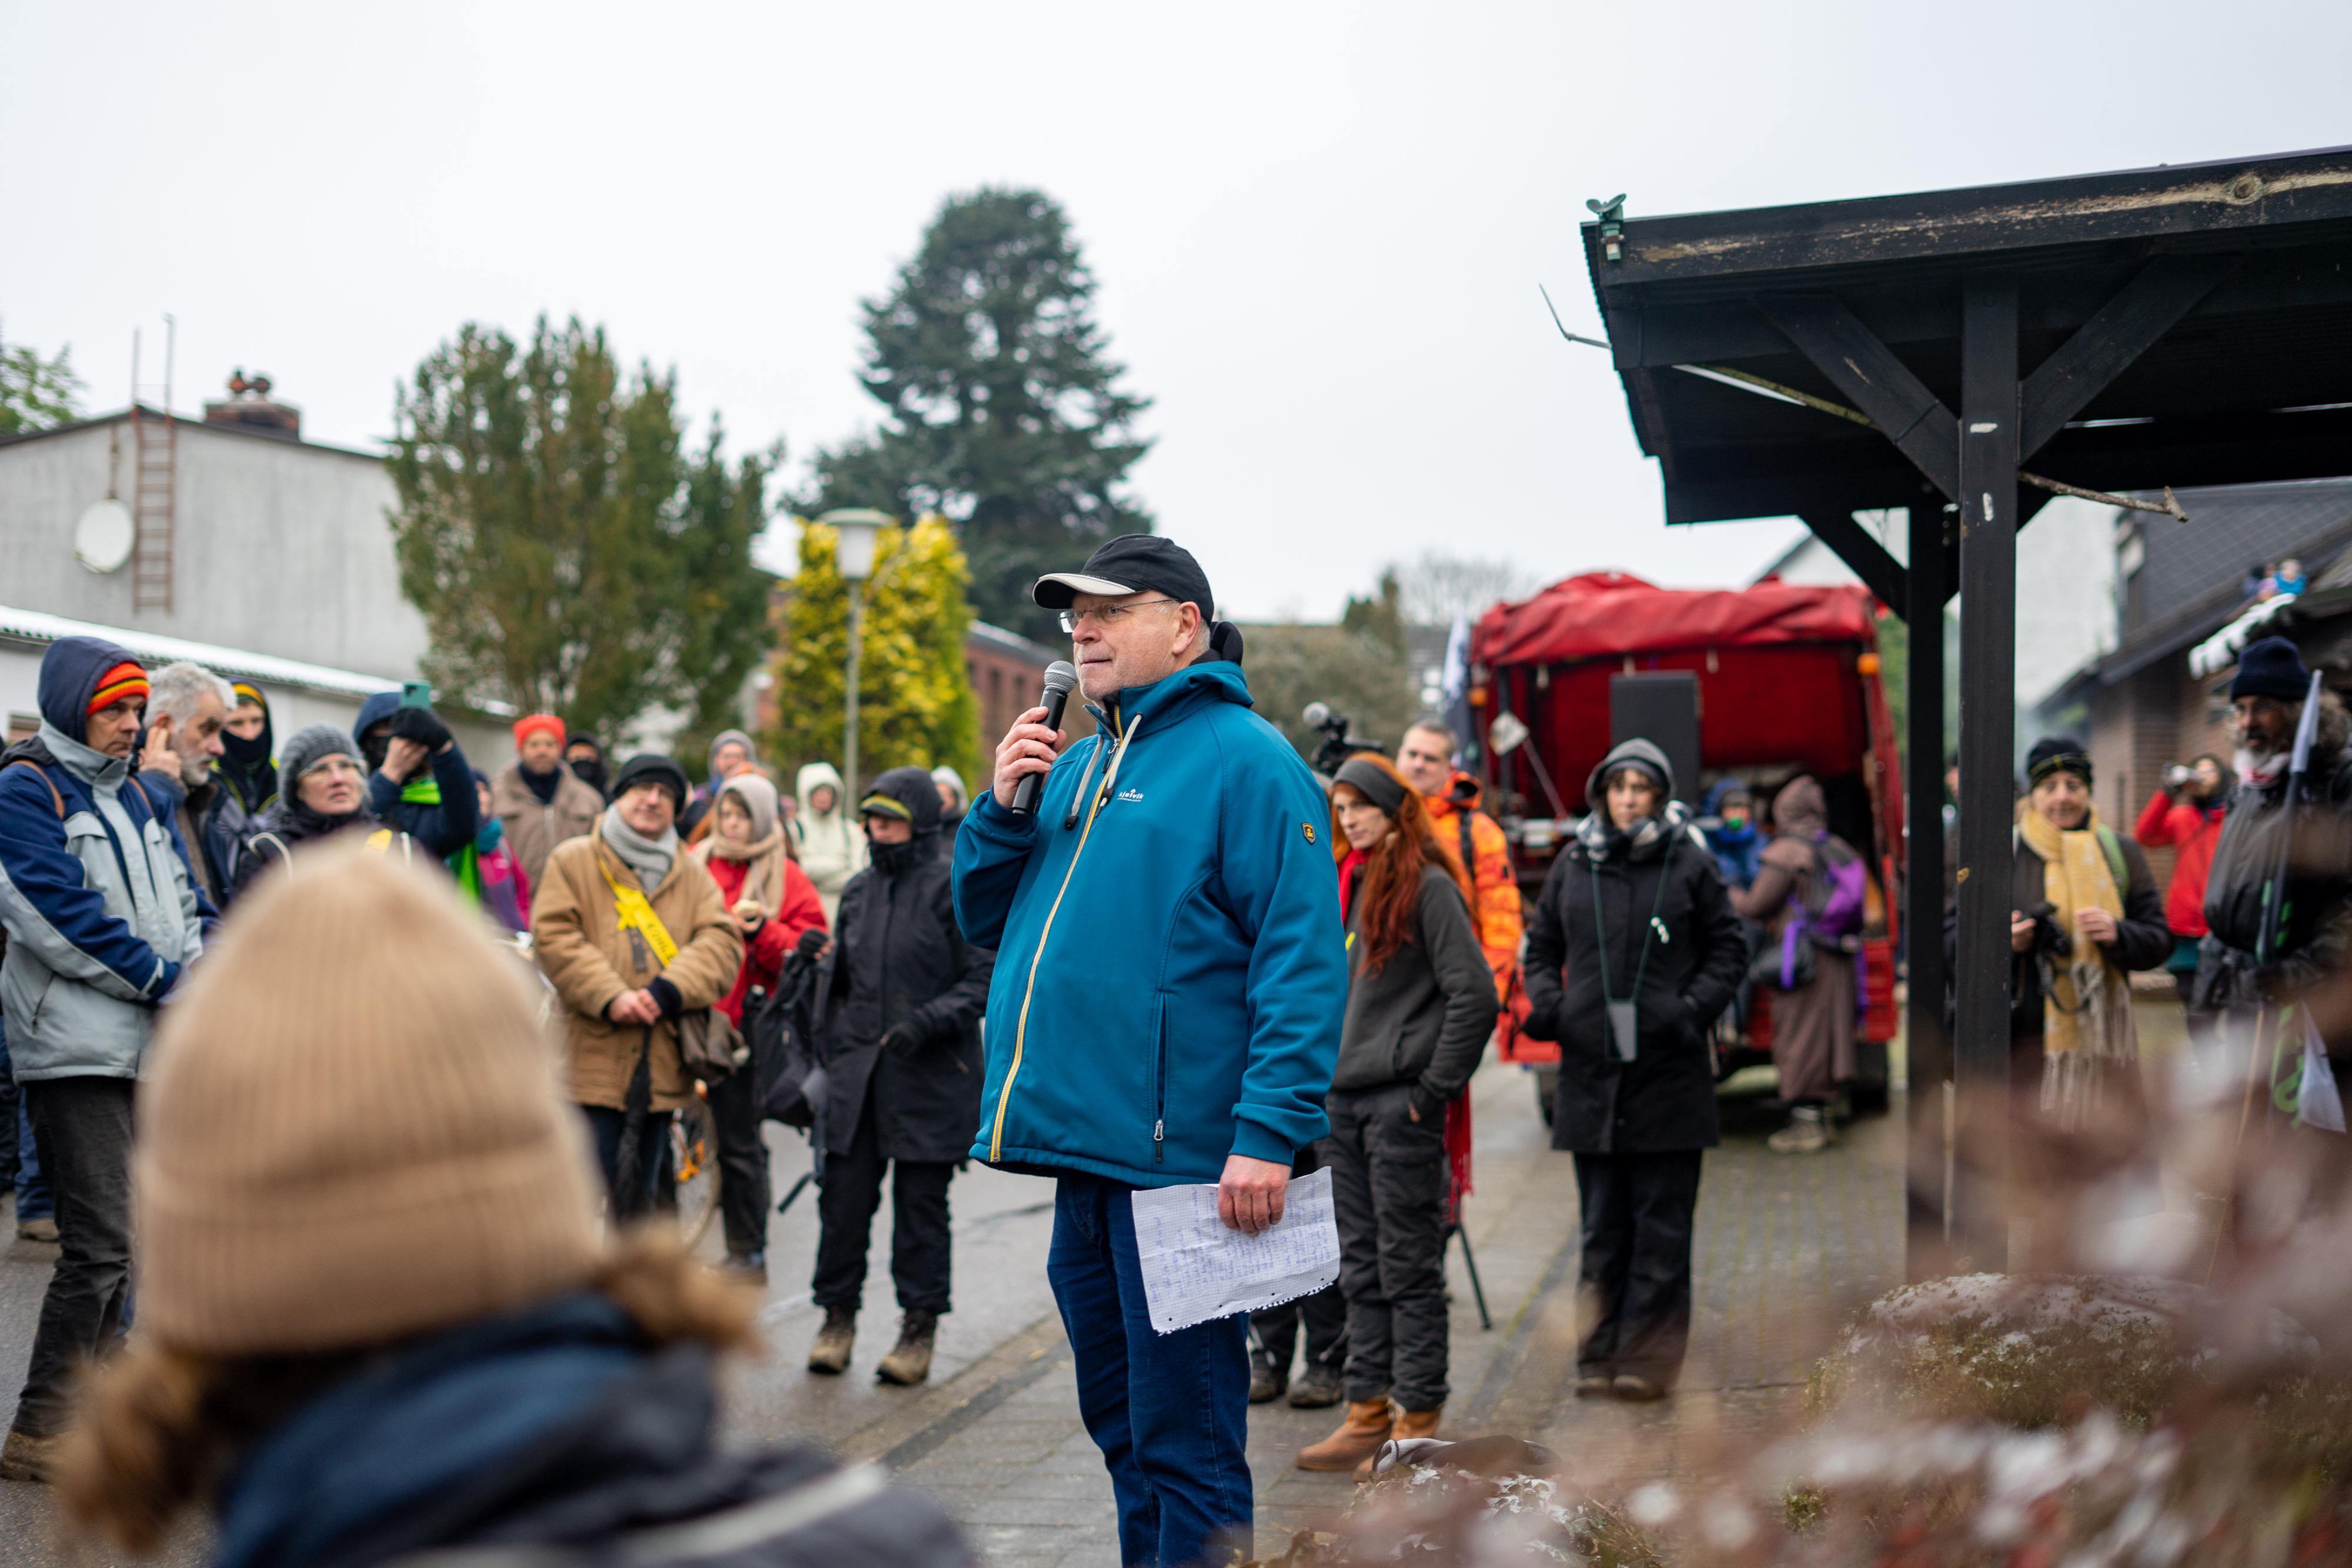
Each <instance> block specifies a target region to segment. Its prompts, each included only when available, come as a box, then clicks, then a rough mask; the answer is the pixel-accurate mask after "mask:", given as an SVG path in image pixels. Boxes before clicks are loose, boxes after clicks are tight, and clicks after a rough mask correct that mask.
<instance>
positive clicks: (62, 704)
mask: <svg viewBox="0 0 2352 1568" xmlns="http://www.w3.org/2000/svg"><path fill="white" fill-rule="evenodd" d="M138 662H139V661H138V660H137V659H135V658H133V657H131V650H130V649H128V648H125V647H123V646H122V645H121V643H110V642H108V641H107V640H106V639H105V638H103V637H60V638H58V640H57V641H56V642H54V643H50V644H49V650H48V652H47V653H44V654H42V655H41V676H40V688H39V689H40V706H41V717H42V718H44V719H46V720H47V721H48V724H49V727H51V728H52V729H55V730H56V731H57V732H58V734H60V735H62V736H64V737H66V738H67V739H68V740H72V741H79V740H82V739H84V738H85V737H88V736H89V699H90V698H91V697H92V696H94V695H97V693H98V682H99V677H100V676H101V675H103V674H106V672H107V671H109V670H110V669H112V668H114V666H115V665H117V664H137V663H138Z"/></svg>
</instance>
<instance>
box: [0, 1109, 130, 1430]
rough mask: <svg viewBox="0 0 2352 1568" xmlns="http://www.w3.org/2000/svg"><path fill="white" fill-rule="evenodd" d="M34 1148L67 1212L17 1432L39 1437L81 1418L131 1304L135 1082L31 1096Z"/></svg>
mask: <svg viewBox="0 0 2352 1568" xmlns="http://www.w3.org/2000/svg"><path fill="white" fill-rule="evenodd" d="M23 1088H24V1093H25V1103H26V1107H27V1109H29V1110H30V1112H31V1113H32V1119H33V1144H34V1147H35V1149H36V1151H37V1153H38V1154H39V1155H40V1159H41V1169H42V1170H43V1172H44V1173H46V1174H47V1176H48V1179H49V1188H50V1190H51V1191H52V1192H54V1193H56V1195H57V1202H58V1249H59V1250H58V1263H57V1268H56V1270H54V1271H53V1272H52V1273H51V1274H50V1275H49V1289H48V1293H47V1295H45V1296H43V1297H42V1298H41V1321H40V1326H39V1327H37V1329H35V1330H34V1331H33V1359H32V1364H31V1366H30V1368H29V1369H28V1370H27V1371H26V1375H25V1393H24V1396H23V1397H22V1398H21V1399H19V1400H18V1401H17V1404H16V1429H17V1430H18V1431H20V1432H24V1433H27V1434H29V1435H31V1436H33V1437H51V1436H54V1435H55V1434H57V1433H58V1432H61V1431H63V1430H64V1429H65V1428H66V1427H67V1426H68V1424H69V1423H70V1421H71V1420H72V1417H73V1408H74V1384H75V1382H76V1379H77V1378H78V1376H79V1373H80V1371H81V1368H82V1366H83V1364H85V1363H88V1362H91V1361H95V1360H96V1359H97V1358H98V1357H99V1356H100V1354H103V1353H104V1352H106V1351H107V1350H108V1349H110V1348H111V1346H112V1345H113V1343H114V1341H115V1339H116V1338H117V1337H118V1336H119V1335H120V1334H121V1331H122V1319H123V1313H124V1311H125V1309H126V1308H127V1307H128V1306H129V1304H130V1300H131V1095H132V1091H133V1085H132V1082H131V1080H130V1079H128V1078H45V1079H41V1080H38V1081H37V1082H31V1083H27V1084H25V1085H24V1086H23Z"/></svg>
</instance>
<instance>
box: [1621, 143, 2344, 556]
mask: <svg viewBox="0 0 2352 1568" xmlns="http://www.w3.org/2000/svg"><path fill="white" fill-rule="evenodd" d="M1616 239H1617V245H1618V246H1619V251H1620V256H1621V258H1620V259H1617V260H1611V259H1609V258H1608V256H1607V245H1606V242H1605V241H1604V239H1603V236H1602V225H1600V224H1588V225H1585V227H1584V246H1585V256H1586V264H1587V267H1588V268H1589V269H1590V271H1591V278H1592V283H1593V289H1594V293H1595V296H1596V297H1597V298H1598V300H1599V302H1600V306H1601V316H1602V319H1603V321H1604V322H1605V324H1606V326H1607V329H1608V335H1609V342H1610V348H1611V350H1612V356H1613V358H1614V360H1615V363H1616V368H1617V371H1618V372H1619V375H1620V376H1621V378H1622V381H1623V383H1624V387H1625V392H1626V397H1627V401H1628V402H1629V404H1630V405H1631V409H1632V413H1633V427H1634V431H1635V434H1636V435H1637V436H1638V437H1639V439H1640V442H1641V444H1642V449H1643V452H1645V453H1646V454H1648V455H1652V456H1654V457H1656V458H1657V459H1658V461H1659V465H1660V468H1661V470H1662V473H1663V477H1664V489H1665V505H1666V520H1667V521H1669V522H1673V523H1696V522H1708V521H1715V520H1719V519H1730V518H1738V517H1776V516H1785V515H1795V516H1800V517H1806V518H1807V519H1808V521H1812V520H1814V519H1815V518H1816V517H1823V516H1830V517H1846V516H1848V515H1850V514H1851V512H1853V510H1857V509H1863V508H1870V507H1917V506H1920V505H1922V504H1927V503H1935V504H1939V505H1940V504H1941V502H1942V501H1943V500H1944V499H1945V498H1946V497H1948V496H1949V495H1951V494H1953V493H1954V486H1953V485H1952V484H1951V483H1948V482H1946V481H1948V480H1949V479H1950V478H1952V477H1953V476H1955V475H1956V471H1957V462H1958V460H1957V457H1956V456H1955V455H1954V453H1955V452H1956V450H1957V446H1958V443H1957V441H1955V440H1953V439H1952V436H1953V434H1954V430H1953V425H1952V416H1951V414H1950V413H1949V411H1950V410H1954V409H1957V408H1958V406H1959V404H1960V390H1961V388H1960V369H1961V318H1962V307H1961V296H1962V287H1961V286H1962V283H1963V280H1964V279H1965V278H1967V277H1971V276H1981V275H1983V274H1985V273H1987V272H1988V271H1997V272H1999V273H2000V274H2003V275H2005V276H2006V277H2010V278H2013V279H2014V281H2015V285H2016V298H2017V323H2018V356H2019V357H2018V370H2019V373H2020V377H2021V387H2020V404H2021V409H2020V422H2019V423H2020V434H2021V441H2020V460H2021V465H2022V466H2023V467H2024V468H2026V469H2027V470H2029V471H2031V472H2033V473H2036V474H2040V475H2042V476H2047V477H2049V478H2052V479H2055V480H2059V481H2063V482H2065V483H2069V484H2073V485H2077V486H2084V487H2086V488H2090V489H2096V490H2103V491H2120V490H2149V491H2153V490H2157V489H2159V488H2160V487H2162V486H2192V485H2217V484H2231V483H2243V482H2257V481H2264V480H2275V479H2288V478H2308V477H2320V476H2332V475H2337V474H2341V473H2343V472H2345V470H2346V468H2347V460H2346V456H2345V454H2346V453H2347V451H2352V148H2336V149H2331V150H2326V151H2322V152H2296V153H2286V154H2281V155H2277V156H2273V157H2260V158H2251V159H2242V160H2235V161H2231V162H2219V163H2209V164H2200V165H2190V166H2175V167H2169V168H2156V169H2142V170H2132V171H2127V172H2116V173H2106V174H2089V175H2080V176H2073V177H2068V178H2064V179H2056V180H2041V181H2032V182H2028V183H2019V184H2010V185H1997V186H1985V187H1979V188H1975V189H1969V190H1958V191H1943V192H1932V193H1924V194H1913V195H1898V196H1877V197H1869V198H1864V199H1860V200H1853V201H1841V202H1824V203H1815V204H1805V205H1799V206H1787V207H1770V208H1759V209H1751V210H1748V211H1738V212H1724V213H1700V214H1684V215H1679V216H1667V217H1654V218H1641V217H1636V218H1628V219H1626V220H1624V222H1623V225H1622V236H1616ZM1759 380H1760V381H1762V382H1769V383H1771V384H1772V385H1773V386H1775V387H1778V388H1780V389H1782V394H1781V395H1780V396H1775V395H1772V394H1770V393H1769V392H1764V391H1763V390H1762V389H1760V388H1759V387H1758V386H1757V385H1756V384H1755V382H1757V381H1759ZM1804 399H1811V400H1814V402H1813V403H1812V404H1811V405H1809V404H1808V403H1807V402H1804V401H1802V400H1804ZM1822 403H1827V404H1830V405H1832V406H1833V407H1838V408H1843V409H1845V410H1847V411H1848V413H1846V414H1840V413H1830V412H1824V411H1823V410H1822V407H1821V406H1819V405H1820V404H1822ZM1939 471H1940V477H1939ZM2032 494H2033V493H2032V492H2029V503H2028V504H2029V505H2030V504H2031V501H2030V497H2031V496H2032ZM1874 586H1876V585H1874Z"/></svg>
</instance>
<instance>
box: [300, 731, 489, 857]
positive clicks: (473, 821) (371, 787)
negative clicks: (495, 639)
mask: <svg viewBox="0 0 2352 1568" xmlns="http://www.w3.org/2000/svg"><path fill="white" fill-rule="evenodd" d="M352 739H353V740H356V741H357V742H359V747H360V755H361V756H362V757H364V758H366V759H367V765H368V777H367V790H368V810H371V811H373V812H374V813H375V814H376V815H377V816H378V817H380V818H382V819H383V821H384V822H385V823H386V824H387V825H388V826H390V827H393V828H395V829H397V830H398V831H401V832H404V833H406V834H408V835H409V836H410V837H412V838H414V839H415V841H416V845H417V847H418V848H419V849H421V850H423V851H424V852H425V853H426V854H429V855H434V856H436V857H439V856H446V855H454V854H456V853H457V852H458V851H459V850H462V849H464V848H465V847H466V846H467V844H470V843H472V842H473V841H474V835H475V834H476V833H478V832H479V831H481V829H482V823H481V818H480V815H479V812H478V807H477V806H476V805H475V803H474V768H473V765H472V764H471V763H469V762H467V760H466V754H465V752H464V751H463V750H462V749H460V748H459V747H458V745H457V737H456V736H455V735H453V734H451V733H450V730H449V727H448V726H447V725H446V724H444V723H443V722H442V721H441V716H440V715H438V714H436V713H435V712H434V711H433V710H432V709H431V708H429V707H411V706H408V705H407V704H406V703H404V702H403V701H401V695H400V694H399V693H398V692H378V693H376V694H375V695H373V696H371V697H369V698H368V699H367V701H365V702H363V703H362V704H361V705H360V716H359V718H358V719H357V720H356V721H354V722H353V724H352ZM282 771H283V770H282V769H281V772H282Z"/></svg>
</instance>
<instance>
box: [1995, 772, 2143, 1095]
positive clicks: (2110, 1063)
mask: <svg viewBox="0 0 2352 1568" xmlns="http://www.w3.org/2000/svg"><path fill="white" fill-rule="evenodd" d="M2018 825H2019V829H2020V831H2021V833H2022V835H2023V837H2024V840H2025V846H2026V848H2028V849H2030V850H2032V852H2034V853H2035V854H2037V855H2039V856H2040V857H2041V858H2042V897H2044V898H2046V899H2048V900H2049V901H2050V903H2051V904H2052V906H2053V908H2054V909H2055V910H2056V913H2055V914H2054V915H2053V916H2052V918H2053V920H2055V921H2056V922H2057V923H2058V925H2059V928H2060V929H2062V930H2063V931H2064V932H2065V933H2066V935H2067V936H2068V937H2069V938H2071V939H2072V941H2073V943H2074V952H2073V953H2072V954H2071V955H2070V956H2067V957H2065V958H2064V959H2063V960H2062V959H2059V958H2057V957H2055V956H2052V957H2050V958H2049V959H2048V962H2049V964H2050V971H2049V976H2048V978H2047V979H2046V980H2045V981H2044V982H2043V985H2042V1049H2043V1051H2044V1052H2045V1057H2044V1062H2043V1067H2042V1109H2043V1110H2044V1111H2045V1112H2054V1113H2056V1115H2057V1119H2058V1123H2059V1124H2060V1125H2061V1126H2062V1127H2064V1128H2067V1129H2072V1128H2074V1127H2077V1126H2080V1125H2081V1124H2082V1123H2083V1119H2084V1116H2085V1115H2086V1114H2087V1113H2089V1112H2090V1111H2091V1110H2092V1109H2093V1108H2094V1107H2095V1106H2096V1104H2097V1103H2098V1099H2099V1092H2100V1088H2101V1085H2102V1083H2103V1082H2104V1080H2105V1077H2106V1076H2107V1074H2109V1073H2110V1072H2114V1071H2122V1070H2123V1069H2126V1068H2130V1069H2133V1070H2137V1065H2138V1061H2139V1035H2138V1031H2137V1028H2136V1027H2135V1025H2134V1023H2133V1021H2132V1007H2131V982H2130V979H2129V977H2126V975H2125V973H2124V972H2123V970H2121V969H2119V968H2117V967H2116V966H2115V965H2113V964H2111V963H2109V962H2108V961H2107V956H2106V950H2105V948H2103V947H2101V946H2099V945H2098V944H2097V943H2096V942H2093V941H2091V940H2089V939H2088V938H2086V937H2085V936H2083V934H2082V933H2081V932H2080V931H2078V930H2076V929H2075V925H2074V914H2075V911H2077V910H2081V909H2104V910H2105V911H2106V912H2107V913H2108V914H2109V915H2114V916H2115V917H2116V918H2117V919H2121V918H2122V917H2123V913H2124V900H2123V894H2122V891H2121V890H2120V889H2118V888H2117V887H2116V878H2115V873H2114V871H2113V870H2111V869H2110V868H2109V866H2108V864H2107V852H2106V846H2105V844H2103V843H2102V842H2101V841H2100V834H2099V831H2098V830H2099V815H2098V812H2097V811H2095V810H2094V811H2092V812H2090V813H2089V814H2088V815H2086V816H2085V817H2084V819H2083V825H2082V826H2081V827H2080V828H2078V829H2075V830H2074V831H2060V830H2059V828H2058V825H2057V824H2056V823H2054V822H2053V821H2050V819H2049V818H2047V817H2045V816H2043V815H2042V813H2041V812H2039V811H2037V810H2033V809H2032V807H2031V806H2027V807H2025V808H2023V809H2022V811H2021V816H2020V818H2019V824H2018Z"/></svg>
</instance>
